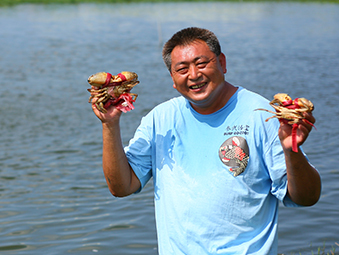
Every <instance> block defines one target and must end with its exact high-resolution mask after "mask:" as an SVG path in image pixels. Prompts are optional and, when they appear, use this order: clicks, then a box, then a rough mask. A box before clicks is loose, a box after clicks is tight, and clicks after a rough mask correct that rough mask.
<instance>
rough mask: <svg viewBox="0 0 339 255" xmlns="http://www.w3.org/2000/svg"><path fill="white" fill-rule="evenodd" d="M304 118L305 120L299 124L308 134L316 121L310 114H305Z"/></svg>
mask: <svg viewBox="0 0 339 255" xmlns="http://www.w3.org/2000/svg"><path fill="white" fill-rule="evenodd" d="M304 117H305V119H303V120H302V122H301V124H302V125H304V126H305V127H306V128H307V130H308V131H309V132H310V131H311V130H312V127H314V128H315V126H314V123H315V122H316V120H315V118H314V116H313V114H312V113H311V112H305V113H304Z"/></svg>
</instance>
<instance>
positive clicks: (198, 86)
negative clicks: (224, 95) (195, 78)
mask: <svg viewBox="0 0 339 255" xmlns="http://www.w3.org/2000/svg"><path fill="white" fill-rule="evenodd" d="M205 84H206V83H202V84H199V85H194V86H191V88H192V89H198V88H201V87H203V86H205Z"/></svg>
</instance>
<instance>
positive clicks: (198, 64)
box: [197, 61, 208, 68]
mask: <svg viewBox="0 0 339 255" xmlns="http://www.w3.org/2000/svg"><path fill="white" fill-rule="evenodd" d="M207 64H208V61H202V62H199V63H197V67H199V68H204V67H206V66H207Z"/></svg>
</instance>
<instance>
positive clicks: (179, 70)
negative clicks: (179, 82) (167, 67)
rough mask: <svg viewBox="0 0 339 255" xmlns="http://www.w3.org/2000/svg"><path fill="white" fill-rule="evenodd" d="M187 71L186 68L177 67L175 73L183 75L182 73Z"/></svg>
mask: <svg viewBox="0 0 339 255" xmlns="http://www.w3.org/2000/svg"><path fill="white" fill-rule="evenodd" d="M187 70H188V68H187V67H186V66H183V67H178V68H177V69H176V70H175V71H176V72H177V73H180V74H184V73H186V72H187Z"/></svg>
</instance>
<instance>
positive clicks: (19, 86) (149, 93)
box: [0, 3, 339, 255]
mask: <svg viewBox="0 0 339 255" xmlns="http://www.w3.org/2000/svg"><path fill="white" fill-rule="evenodd" d="M338 14H339V6H338V5H333V4H298V3H175V4H174V3H165V4H114V5H113V4H112V5H110V4H79V5H20V6H16V7H10V8H0V26H1V30H0V42H1V49H2V54H1V55H0V75H1V85H2V86H0V101H1V104H0V114H1V119H0V125H1V130H2V132H1V135H0V143H1V145H2V150H1V152H0V180H1V182H0V191H1V193H0V197H1V199H0V229H1V231H0V240H1V243H0V251H1V252H4V253H6V254H32V253H39V254H40V253H41V254H65V253H78V254H87V253H95V252H101V253H102V254H148V255H149V254H156V253H157V249H156V234H155V226H154V215H153V213H154V212H153V188H152V186H151V185H148V186H147V187H146V189H145V190H144V191H143V192H142V193H141V194H138V195H135V196H131V197H128V198H123V199H118V198H113V197H112V196H111V195H110V194H109V192H108V189H107V187H106V183H105V180H104V177H103V174H102V170H101V126H100V122H99V121H98V120H97V119H96V117H95V116H94V115H93V113H92V112H91V109H90V106H89V104H88V103H87V100H88V96H89V95H88V92H87V91H86V89H87V88H88V84H87V83H86V80H87V77H88V76H89V75H91V74H93V73H96V72H98V71H110V72H112V73H117V72H120V71H122V70H131V71H135V72H137V73H138V74H139V80H140V81H141V83H140V85H138V86H137V87H136V88H135V92H136V93H138V94H139V97H138V100H137V102H136V103H135V107H136V109H135V110H133V111H132V112H129V113H127V114H124V115H123V117H122V121H121V125H122V126H123V133H122V135H123V142H124V144H126V143H127V142H128V140H129V138H130V137H131V136H132V134H133V132H134V130H135V128H136V127H137V125H138V124H139V121H140V118H141V117H142V116H143V115H144V114H145V113H146V112H148V111H149V110H150V109H151V108H152V107H154V106H155V105H156V104H158V103H159V102H162V101H164V100H166V99H168V98H171V97H173V96H176V95H177V93H176V92H175V91H174V90H173V88H172V82H171V79H170V75H169V74H168V72H167V70H166V68H165V66H164V64H163V63H162V60H161V47H162V44H163V43H164V41H166V40H167V39H168V38H169V37H170V36H171V35H172V34H173V33H174V32H176V31H177V30H179V29H181V28H183V27H187V26H202V27H206V28H209V29H211V30H213V31H214V32H215V33H216V34H217V35H218V36H219V38H220V41H221V44H222V48H223V50H224V51H225V53H226V55H227V63H228V73H227V78H228V80H229V81H230V82H231V83H234V84H240V85H242V86H244V87H246V88H249V89H251V90H254V91H256V92H258V93H260V94H263V95H264V96H266V97H268V98H271V97H272V96H273V95H274V94H275V93H277V92H288V93H289V94H290V95H291V96H292V97H296V96H299V95H302V96H304V97H306V98H309V99H310V100H311V101H312V102H314V104H315V111H314V114H315V116H316V117H317V123H316V127H317V131H314V132H312V135H311V136H310V137H309V140H308V142H307V143H306V144H305V145H304V149H305V150H306V152H307V153H308V155H309V157H310V159H311V161H312V163H313V164H314V165H315V166H317V168H318V169H319V170H320V172H321V175H322V179H323V195H322V198H321V201H320V202H319V203H318V204H317V205H316V206H314V207H312V208H300V209H295V208H293V209H290V208H284V207H281V211H280V220H279V222H280V229H279V252H282V253H285V254H288V253H289V252H290V253H291V252H298V251H303V252H309V251H310V250H311V249H312V248H311V249H310V248H309V246H310V245H311V244H312V246H313V247H318V246H322V245H323V243H324V242H325V243H326V244H328V246H329V247H331V245H334V242H338V241H339V240H338V236H336V233H337V230H338V227H339V223H338V213H337V211H338V209H339V208H338V204H337V203H336V197H337V196H338V192H339V190H338V185H337V179H338V174H339V170H338V167H337V165H336V164H335V163H336V160H335V159H336V158H337V154H338V152H339V151H338V149H337V146H336V141H338V129H337V125H338V120H337V118H336V116H337V115H338V108H337V107H336V106H335V103H336V102H337V101H338V95H339V91H338V90H339V86H338V83H339V75H338V71H337V67H338V65H339V54H338V52H339V46H338V43H337V42H338V39H339V38H338V33H337V28H338V25H339V15H338ZM316 249H317V248H315V249H313V250H316Z"/></svg>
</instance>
